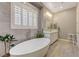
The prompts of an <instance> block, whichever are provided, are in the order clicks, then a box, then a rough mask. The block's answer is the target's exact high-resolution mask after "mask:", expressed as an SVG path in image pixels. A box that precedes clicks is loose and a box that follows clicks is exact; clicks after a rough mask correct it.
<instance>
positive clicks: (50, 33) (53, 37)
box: [44, 29, 58, 45]
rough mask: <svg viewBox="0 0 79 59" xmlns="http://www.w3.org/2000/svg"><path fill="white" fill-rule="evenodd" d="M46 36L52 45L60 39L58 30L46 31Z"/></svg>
mask: <svg viewBox="0 0 79 59" xmlns="http://www.w3.org/2000/svg"><path fill="white" fill-rule="evenodd" d="M44 35H45V37H46V38H49V39H50V41H51V42H50V45H51V44H53V43H54V42H55V41H56V40H57V39H58V29H53V30H51V31H50V30H48V31H44Z"/></svg>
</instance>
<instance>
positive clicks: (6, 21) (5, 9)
mask: <svg viewBox="0 0 79 59" xmlns="http://www.w3.org/2000/svg"><path fill="white" fill-rule="evenodd" d="M10 7H11V5H10V3H8V2H7V3H2V2H1V3H0V35H4V34H6V33H8V34H9V33H10V34H13V35H14V37H15V38H16V40H18V41H16V42H15V43H19V42H22V41H23V40H27V39H29V38H31V36H32V34H35V33H36V32H37V30H29V29H28V30H27V29H26V30H22V29H19V30H15V29H11V13H10V12H11V8H10ZM39 20H40V19H39ZM2 55H4V45H3V43H2V42H1V41H0V56H2Z"/></svg>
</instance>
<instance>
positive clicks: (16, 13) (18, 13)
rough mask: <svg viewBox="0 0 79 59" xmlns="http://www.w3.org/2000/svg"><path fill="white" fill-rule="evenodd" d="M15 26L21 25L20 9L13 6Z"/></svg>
mask: <svg viewBox="0 0 79 59" xmlns="http://www.w3.org/2000/svg"><path fill="white" fill-rule="evenodd" d="M15 24H16V25H21V8H20V7H18V6H15Z"/></svg>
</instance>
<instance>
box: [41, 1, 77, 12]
mask: <svg viewBox="0 0 79 59" xmlns="http://www.w3.org/2000/svg"><path fill="white" fill-rule="evenodd" d="M42 3H43V4H44V5H45V6H46V7H47V8H48V9H50V10H51V11H52V12H53V13H56V12H60V11H63V10H65V9H69V8H73V7H76V5H77V3H76V2H42Z"/></svg>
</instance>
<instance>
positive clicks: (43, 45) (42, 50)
mask: <svg viewBox="0 0 79 59" xmlns="http://www.w3.org/2000/svg"><path fill="white" fill-rule="evenodd" d="M49 44H50V39H48V38H37V39H32V40H28V41H25V42H22V43H20V44H17V45H16V46H14V47H13V48H11V50H10V56H11V57H43V56H45V55H46V54H47V51H48V48H49Z"/></svg>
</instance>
